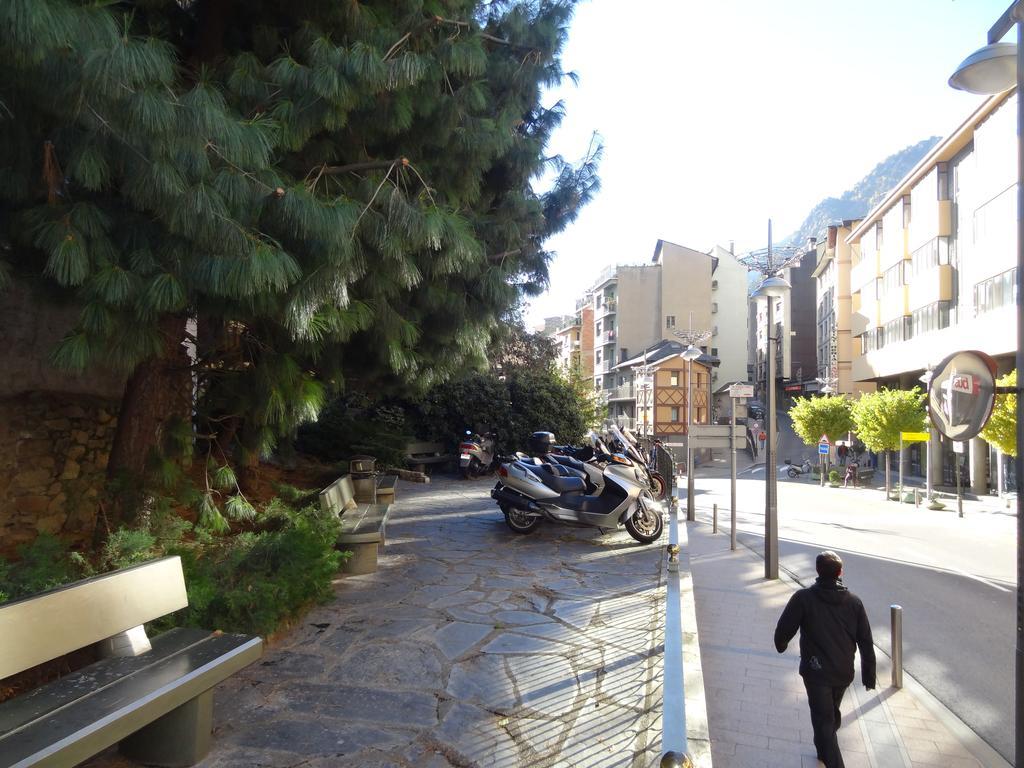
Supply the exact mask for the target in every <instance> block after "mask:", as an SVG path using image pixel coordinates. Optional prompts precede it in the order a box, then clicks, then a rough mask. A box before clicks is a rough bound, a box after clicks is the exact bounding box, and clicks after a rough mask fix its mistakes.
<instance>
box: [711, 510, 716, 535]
mask: <svg viewBox="0 0 1024 768" xmlns="http://www.w3.org/2000/svg"><path fill="white" fill-rule="evenodd" d="M711 532H712V533H718V505H717V504H713V505H712V512H711Z"/></svg>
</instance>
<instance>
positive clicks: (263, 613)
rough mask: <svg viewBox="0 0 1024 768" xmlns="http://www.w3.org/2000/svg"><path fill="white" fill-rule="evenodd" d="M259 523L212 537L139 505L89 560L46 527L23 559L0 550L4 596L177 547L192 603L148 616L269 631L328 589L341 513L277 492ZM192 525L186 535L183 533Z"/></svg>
mask: <svg viewBox="0 0 1024 768" xmlns="http://www.w3.org/2000/svg"><path fill="white" fill-rule="evenodd" d="M257 522H258V523H259V525H260V526H261V530H259V531H257V532H248V533H241V534H238V535H236V536H226V537H215V536H212V535H211V534H210V533H209V532H208V531H204V530H202V529H194V530H192V526H191V525H190V524H189V523H188V522H187V521H183V520H181V519H180V518H177V517H176V516H174V515H173V514H168V513H167V510H166V508H165V507H162V506H161V505H159V504H158V505H156V507H155V509H154V510H153V511H152V512H151V513H149V514H147V515H144V516H143V517H142V519H141V521H140V527H138V528H121V529H118V530H117V531H115V532H114V533H112V534H111V535H110V537H109V539H108V540H107V542H106V543H105V544H104V546H103V548H102V550H101V551H99V552H97V553H96V556H95V564H93V563H90V562H88V561H87V560H86V559H85V558H83V557H82V556H81V555H80V554H78V553H76V552H70V551H69V550H68V548H67V546H66V545H65V544H64V543H62V542H61V541H60V540H59V539H57V538H56V537H54V536H49V535H46V534H43V535H41V536H39V537H38V538H37V539H36V540H35V541H34V542H32V544H30V545H28V546H26V547H23V548H22V549H21V550H20V551H19V554H20V559H19V560H18V561H17V562H14V563H8V562H6V561H4V560H2V559H0V602H4V601H6V600H16V599H18V598H21V597H25V596H28V595H32V594H36V593H38V592H42V591H44V590H47V589H52V588H53V587H57V586H60V585H62V584H67V583H69V582H72V581H76V580H78V579H81V578H84V577H86V576H90V575H92V574H93V573H96V572H106V571H112V570H116V569H119V568H125V567H128V566H131V565H135V564H138V563H141V562H145V561H147V560H152V559H155V558H158V557H163V556H165V555H179V556H180V557H181V560H182V566H183V569H184V572H185V585H186V589H187V591H188V599H189V605H188V608H186V609H183V610H182V611H179V612H177V613H175V614H173V615H171V616H168V617H164V618H163V619H160V620H158V621H156V622H153V629H154V630H156V631H162V630H165V629H169V628H170V627H172V626H192V627H202V628H204V629H221V630H224V631H227V632H240V633H247V634H251V633H255V634H261V635H264V636H265V635H268V634H271V633H273V632H274V631H275V630H276V629H277V628H278V627H279V626H280V625H281V624H282V623H283V622H285V621H286V620H288V619H290V618H292V617H294V616H295V615H297V614H298V613H300V612H301V611H302V610H303V609H304V608H305V607H306V606H308V605H309V604H310V603H312V602H314V601H318V600H324V599H327V598H329V597H330V596H331V594H332V591H331V583H332V580H333V579H334V577H335V575H336V574H337V572H338V567H339V566H340V564H341V561H342V560H343V558H344V557H345V556H346V555H347V553H341V552H338V551H336V550H335V548H334V544H335V541H336V540H337V536H338V525H339V523H338V519H337V517H335V516H334V515H331V514H325V513H323V512H321V510H320V508H319V506H317V505H309V506H306V507H303V508H302V509H299V510H296V509H294V508H292V507H290V506H288V505H287V504H285V503H284V502H283V501H281V500H280V499H273V500H271V502H270V503H268V504H267V505H265V506H264V507H263V508H262V509H261V510H260V511H259V514H258V519H257ZM189 530H192V533H193V535H192V537H191V538H189V539H185V538H183V536H184V534H185V533H186V532H188V531H189Z"/></svg>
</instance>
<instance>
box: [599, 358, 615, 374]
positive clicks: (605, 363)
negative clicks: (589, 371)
mask: <svg viewBox="0 0 1024 768" xmlns="http://www.w3.org/2000/svg"><path fill="white" fill-rule="evenodd" d="M614 367H615V363H614V362H612V361H611V360H602V361H601V362H600V363H595V364H594V370H595V371H596V372H597V373H610V372H611V370H612V368H614Z"/></svg>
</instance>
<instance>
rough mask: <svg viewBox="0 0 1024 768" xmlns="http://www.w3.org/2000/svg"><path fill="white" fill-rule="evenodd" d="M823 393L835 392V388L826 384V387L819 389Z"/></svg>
mask: <svg viewBox="0 0 1024 768" xmlns="http://www.w3.org/2000/svg"><path fill="white" fill-rule="evenodd" d="M818 391H819V392H821V394H823V395H831V394H833V393H834V392H835V389H833V388H832V387H830V386H829V385H828V384H826V385H825V386H824V387H822V388H821V389H819V390H818Z"/></svg>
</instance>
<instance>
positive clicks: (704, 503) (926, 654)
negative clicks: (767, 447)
mask: <svg viewBox="0 0 1024 768" xmlns="http://www.w3.org/2000/svg"><path fill="white" fill-rule="evenodd" d="M741 478H742V479H740V480H739V481H738V483H737V496H738V501H737V506H738V508H739V513H738V514H737V528H738V531H739V540H740V542H741V543H742V544H744V545H746V546H749V547H750V548H751V549H754V550H755V551H763V531H764V482H763V478H764V474H763V471H760V472H756V473H755V474H744V475H742V476H741ZM696 488H697V494H696V496H695V502H696V504H697V508H698V517H699V518H700V519H707V517H708V516H709V515H710V508H711V503H712V502H718V504H719V510H720V512H719V515H720V517H719V524H720V529H719V530H720V531H722V532H723V539H722V540H723V546H726V547H727V546H728V528H729V524H728V505H729V481H728V478H701V477H700V476H699V474H698V477H697V479H696ZM1012 512H1013V510H1007V509H1005V507H1001V506H999V505H998V503H997V502H995V501H992V502H988V503H984V502H969V503H967V504H965V517H964V518H958V517H957V516H956V513H955V511H950V510H948V509H947V510H943V511H930V510H926V509H924V508H920V509H915V508H914V506H913V505H909V504H897V503H895V502H886V501H884V500H883V498H882V493H881V492H880V491H875V490H857V491H854V490H852V489H851V490H846V489H833V488H819V487H818V486H817V485H815V484H812V483H810V482H808V481H788V480H785V479H783V480H780V482H779V562H780V566H781V567H782V568H783V569H785V570H786V571H788V572H790V573H791V574H793V575H794V576H795V577H796V578H797V580H799V581H800V582H801V583H803V584H807V585H809V584H811V583H812V582H813V581H814V576H815V574H814V556H815V555H816V554H817V553H818V552H819V551H820V550H822V549H825V548H828V549H834V550H836V551H837V552H839V553H840V554H841V555H842V557H843V560H844V562H845V564H846V575H845V581H846V584H847V586H849V587H850V588H851V589H852V590H853V591H854V592H856V593H857V594H858V595H859V596H860V597H861V599H862V600H863V601H864V604H865V607H866V608H867V611H868V616H869V618H870V620H871V624H872V627H873V630H874V636H875V643H876V645H878V646H879V647H881V648H883V649H886V650H888V649H889V643H890V629H889V628H890V622H889V606H890V605H891V604H899V605H902V606H903V614H904V615H903V642H904V668H905V670H906V671H907V672H908V673H909V674H911V675H913V676H914V677H915V678H916V679H917V680H918V681H919V682H920V683H921V684H922V685H924V687H925V688H927V689H928V690H929V691H930V692H931V693H932V694H933V695H934V696H935V697H936V698H938V699H939V700H940V701H942V702H943V704H945V705H946V706H947V707H948V708H949V709H950V710H951V711H953V712H954V713H955V714H956V715H957V716H959V717H960V719H961V720H963V721H964V722H965V723H967V725H968V726H970V727H971V728H972V729H973V730H974V731H975V732H976V733H977V734H978V735H979V736H981V737H982V738H983V739H985V741H987V742H988V743H989V744H990V745H991V746H992V747H994V748H995V749H996V750H997V751H998V752H999V753H1000V754H1002V755H1003V756H1004V757H1006V759H1007V760H1010V761H1011V762H1012V757H1013V733H1014V728H1013V680H1014V643H1015V629H1014V615H1015V610H1016V608H1015V597H1016V595H1015V590H1016V517H1015V515H1014V514H1012ZM766 643H767V644H769V645H770V643H771V638H766ZM879 667H880V673H881V674H884V675H885V677H884V678H881V679H880V684H882V685H888V684H889V680H888V670H889V664H888V662H887V661H886V660H881V659H880V665H879Z"/></svg>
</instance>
